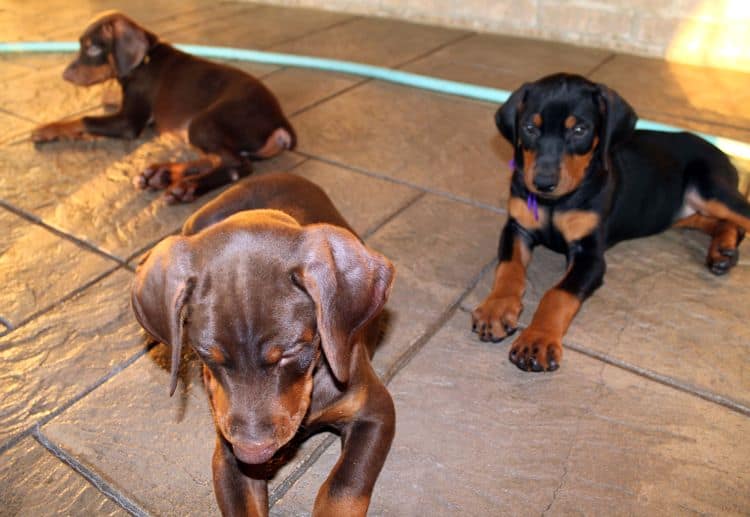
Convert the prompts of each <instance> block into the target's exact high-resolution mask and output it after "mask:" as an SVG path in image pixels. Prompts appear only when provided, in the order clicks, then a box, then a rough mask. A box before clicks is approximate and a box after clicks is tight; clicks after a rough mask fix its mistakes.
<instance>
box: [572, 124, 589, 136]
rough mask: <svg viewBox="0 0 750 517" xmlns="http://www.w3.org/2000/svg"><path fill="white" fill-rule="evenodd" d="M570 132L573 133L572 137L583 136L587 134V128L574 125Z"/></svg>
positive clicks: (581, 125) (582, 125)
mask: <svg viewBox="0 0 750 517" xmlns="http://www.w3.org/2000/svg"><path fill="white" fill-rule="evenodd" d="M571 131H572V132H573V136H583V135H585V134H586V133H588V132H589V128H588V126H585V125H584V124H576V125H575V126H573V129H572V130H571Z"/></svg>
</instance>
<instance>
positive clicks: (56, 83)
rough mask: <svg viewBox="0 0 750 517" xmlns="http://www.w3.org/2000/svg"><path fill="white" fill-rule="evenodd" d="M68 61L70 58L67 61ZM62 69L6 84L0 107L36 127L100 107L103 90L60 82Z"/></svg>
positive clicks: (23, 77)
mask: <svg viewBox="0 0 750 517" xmlns="http://www.w3.org/2000/svg"><path fill="white" fill-rule="evenodd" d="M70 59H72V56H71V57H69V58H68V60H67V61H69V60H70ZM67 61H66V63H67ZM64 68H65V65H63V64H61V65H58V66H54V67H51V68H45V69H42V70H39V71H35V72H34V73H33V74H27V75H23V76H21V77H17V78H15V79H11V80H9V81H7V82H6V83H5V85H4V88H3V89H2V90H0V106H3V108H4V109H5V110H7V111H9V112H10V113H13V114H16V115H19V116H22V117H26V118H27V119H30V120H33V121H34V122H36V123H37V124H42V123H47V122H54V121H55V120H59V119H61V118H68V117H70V116H72V115H74V114H78V113H81V112H83V111H86V110H89V109H91V108H94V107H97V106H100V105H101V103H102V94H103V92H104V90H105V88H106V86H105V85H104V84H98V85H94V86H90V87H87V88H84V87H81V86H75V85H73V84H71V83H69V82H68V81H65V80H64V79H63V78H62V72H63V69H64Z"/></svg>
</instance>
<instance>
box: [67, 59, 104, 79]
mask: <svg viewBox="0 0 750 517" xmlns="http://www.w3.org/2000/svg"><path fill="white" fill-rule="evenodd" d="M113 77H115V74H114V71H113V70H112V67H111V66H110V65H109V64H106V63H105V64H103V65H98V66H91V65H84V64H81V62H80V60H79V59H76V60H75V61H73V62H72V63H70V64H69V65H68V66H67V67H66V68H65V71H64V72H63V79H65V80H66V81H68V82H71V83H73V84H75V85H78V86H91V85H92V84H97V83H102V82H104V81H106V80H108V79H112V78H113Z"/></svg>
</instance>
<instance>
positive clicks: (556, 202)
mask: <svg viewBox="0 0 750 517" xmlns="http://www.w3.org/2000/svg"><path fill="white" fill-rule="evenodd" d="M636 120H637V116H636V114H635V111H634V110H633V108H632V107H631V106H630V105H629V104H628V103H627V102H626V101H625V100H623V99H622V98H621V97H620V96H619V95H618V94H617V93H616V92H614V91H613V90H611V89H609V88H607V87H606V86H604V85H601V84H595V83H592V82H590V81H588V80H587V79H585V78H583V77H580V76H577V75H568V74H556V75H552V76H549V77H545V78H543V79H540V80H539V81H536V82H534V83H528V84H525V85H523V86H522V87H521V88H520V89H518V90H517V91H515V92H514V93H513V94H512V95H511V96H510V98H509V99H508V101H507V102H506V103H505V104H504V105H503V106H502V107H501V108H500V109H499V110H498V112H497V114H496V117H495V121H496V123H497V127H498V129H499V130H500V133H501V134H502V135H503V137H505V138H506V139H507V140H508V141H509V142H510V143H511V144H512V145H513V149H514V159H513V164H514V165H513V168H514V170H513V173H512V179H511V186H510V200H509V202H508V221H507V223H506V225H505V227H504V228H503V230H502V233H501V235H500V245H499V250H498V255H499V265H498V267H497V270H496V272H495V280H494V285H493V288H492V291H491V292H490V294H489V296H487V298H486V299H485V300H484V301H483V302H482V303H481V304H480V305H479V306H478V307H477V308H476V309H474V311H473V313H472V319H473V330H474V331H475V332H477V333H479V337H480V339H481V340H482V341H499V340H501V339H503V338H505V337H506V336H508V335H510V334H512V333H513V332H515V330H516V328H517V325H518V317H519V314H520V312H521V309H522V306H521V297H522V295H523V292H524V284H525V275H526V266H527V264H528V263H529V260H530V258H531V252H532V249H533V248H534V246H536V245H537V244H541V245H543V246H545V247H547V248H550V249H552V250H554V251H556V252H559V253H563V254H565V255H566V257H567V263H568V268H567V272H566V274H565V276H564V277H563V278H562V280H561V281H560V282H559V283H558V284H557V285H556V286H555V287H554V288H552V289H551V290H549V291H548V292H547V293H546V294H545V295H544V296H543V297H542V300H541V302H540V303H539V307H538V309H537V311H536V313H535V314H534V317H533V319H532V321H531V324H530V325H529V326H528V327H527V328H526V329H525V330H523V332H521V334H520V336H519V337H518V339H516V341H515V342H514V343H513V345H512V346H511V349H510V353H509V356H510V360H511V362H513V363H514V364H515V365H517V366H518V367H519V368H521V369H522V370H528V371H535V372H538V371H545V370H555V369H557V368H558V367H559V365H560V361H561V358H562V338H563V336H564V334H565V332H566V331H567V329H568V326H569V325H570V322H571V321H572V319H573V317H574V316H575V314H576V312H577V311H578V309H579V307H580V306H581V303H582V302H583V301H584V300H585V299H586V298H587V297H588V296H590V295H591V294H592V293H593V292H594V291H595V290H596V289H597V288H598V287H599V286H601V285H602V281H603V277H604V271H605V269H606V266H605V261H604V252H605V250H606V249H607V248H609V247H610V246H613V245H614V244H616V243H618V242H620V241H622V240H626V239H633V238H637V237H644V236H647V235H652V234H655V233H659V232H661V231H663V230H666V229H667V228H669V227H670V226H680V227H689V228H697V229H700V230H703V231H705V232H707V233H708V234H710V235H711V236H712V241H711V245H710V248H709V251H708V258H707V265H708V267H709V269H710V270H711V271H712V272H713V273H715V274H717V275H720V274H724V273H726V272H727V271H728V270H729V269H730V268H731V267H732V266H734V265H735V264H736V263H737V259H738V251H737V246H738V244H739V243H740V241H741V240H742V238H743V237H744V234H745V232H746V231H748V230H750V205H749V204H748V202H747V200H746V199H745V198H744V197H743V196H742V195H741V194H740V193H739V192H738V190H737V184H738V173H737V170H736V169H735V168H734V166H733V165H732V164H731V162H730V161H729V159H728V158H727V156H726V155H725V154H724V153H722V152H721V151H720V150H719V149H717V148H716V147H714V146H713V145H711V144H710V143H708V142H706V141H705V140H703V139H701V138H699V137H697V136H695V135H692V134H689V133H668V132H660V131H641V130H635V129H634V128H635V123H636Z"/></svg>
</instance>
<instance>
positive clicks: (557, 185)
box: [495, 74, 637, 199]
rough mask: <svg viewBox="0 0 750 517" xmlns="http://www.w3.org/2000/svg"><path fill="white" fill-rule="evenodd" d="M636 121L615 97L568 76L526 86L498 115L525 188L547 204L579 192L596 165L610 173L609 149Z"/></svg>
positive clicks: (562, 75) (629, 107) (613, 94)
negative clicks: (548, 201)
mask: <svg viewBox="0 0 750 517" xmlns="http://www.w3.org/2000/svg"><path fill="white" fill-rule="evenodd" d="M636 120H637V116H636V114H635V111H634V110H633V108H632V107H631V106H630V105H629V104H628V103H627V102H626V101H625V100H624V99H623V98H622V97H620V96H619V95H618V94H617V93H616V92H614V91H613V90H611V89H609V88H607V87H606V86H604V85H601V84H596V83H593V82H591V81H589V80H587V79H585V78H584V77H581V76H578V75H570V74H555V75H550V76H548V77H544V78H542V79H540V80H538V81H536V82H533V83H526V84H524V85H523V86H522V87H521V88H519V89H518V90H516V91H515V92H513V94H512V95H511V96H510V98H509V99H508V100H507V101H506V103H505V104H503V106H502V107H501V108H500V109H499V110H498V111H497V113H496V115H495V123H496V124H497V127H498V129H499V130H500V133H502V135H503V136H504V137H505V138H506V139H507V140H508V141H509V142H510V143H511V144H512V145H513V148H514V160H515V163H516V167H517V168H518V169H520V170H522V171H523V178H524V184H525V185H526V188H527V189H528V190H529V191H531V192H533V193H535V194H538V195H539V196H541V197H544V198H549V199H554V198H557V197H561V196H564V195H566V194H569V193H570V192H573V191H574V190H576V189H577V188H578V186H579V185H580V184H581V182H582V181H583V179H584V177H585V176H586V174H587V173H588V172H589V170H590V169H591V167H592V166H595V165H594V163H595V162H597V163H599V164H601V166H604V167H605V168H607V169H609V168H610V163H609V153H610V151H611V149H612V148H613V146H615V145H617V143H619V142H621V141H623V140H626V139H627V138H628V137H629V136H630V135H631V133H632V131H633V129H634V128H635V123H636Z"/></svg>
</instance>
